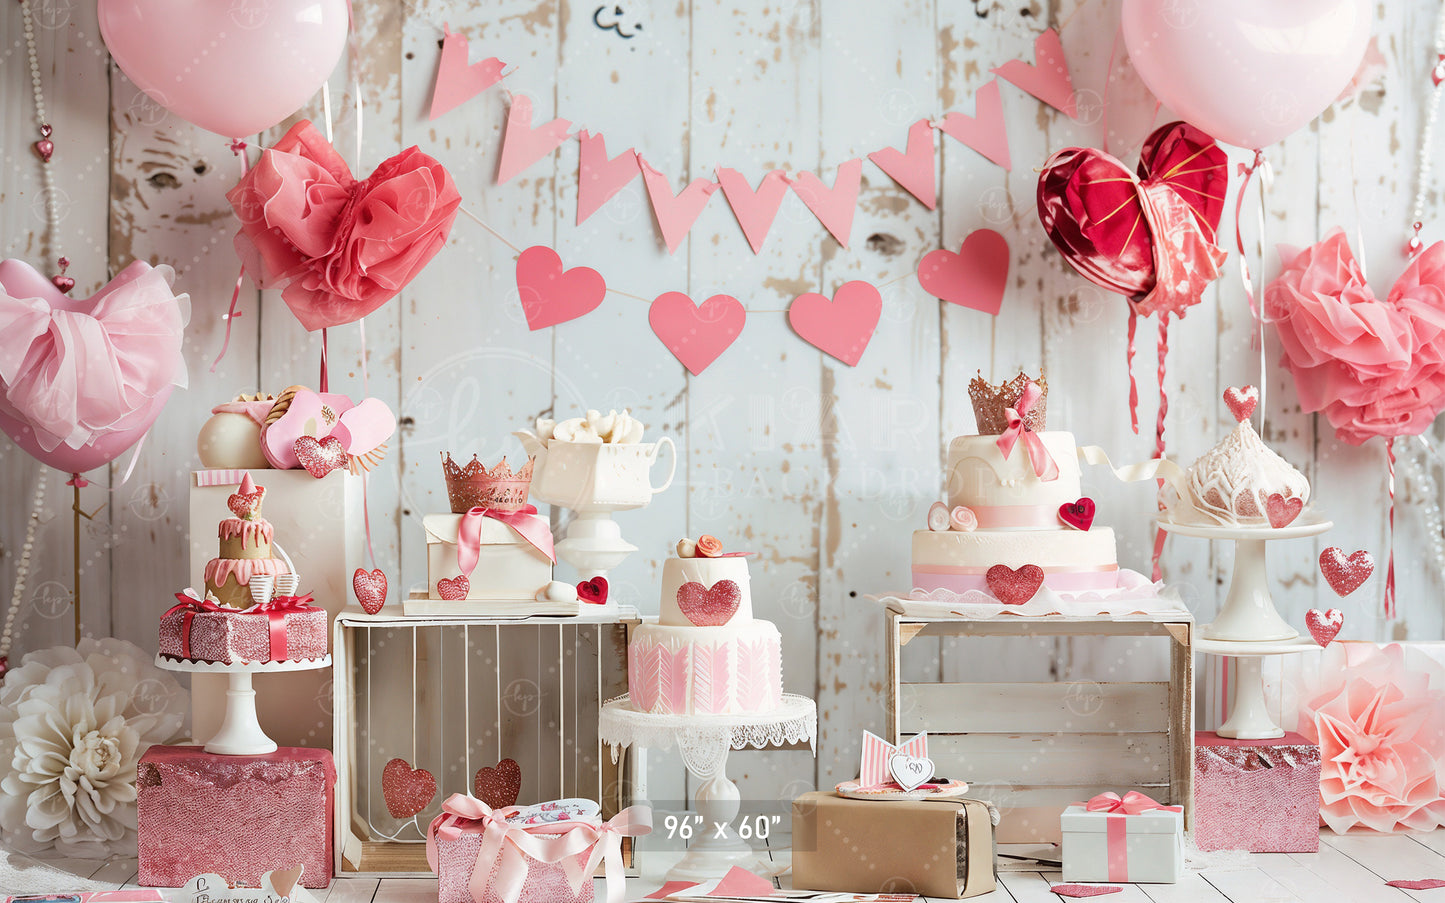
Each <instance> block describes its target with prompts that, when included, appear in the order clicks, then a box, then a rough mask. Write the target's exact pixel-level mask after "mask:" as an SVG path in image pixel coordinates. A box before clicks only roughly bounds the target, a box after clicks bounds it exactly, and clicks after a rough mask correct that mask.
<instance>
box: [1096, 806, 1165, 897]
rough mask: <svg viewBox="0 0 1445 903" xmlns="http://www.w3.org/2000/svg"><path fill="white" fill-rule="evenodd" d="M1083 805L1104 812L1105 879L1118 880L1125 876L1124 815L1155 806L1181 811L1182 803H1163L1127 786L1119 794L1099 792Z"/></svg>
mask: <svg viewBox="0 0 1445 903" xmlns="http://www.w3.org/2000/svg"><path fill="white" fill-rule="evenodd" d="M1083 806H1084V808H1085V809H1087V810H1088V811H1090V812H1102V813H1104V814H1105V816H1106V817H1107V818H1108V820H1109V821H1108V824H1106V825H1105V835H1104V840H1105V844H1106V846H1105V849H1106V851H1107V855H1108V857H1109V880H1110V881H1120V882H1127V881H1128V880H1129V823H1128V817H1129V816H1131V815H1142V814H1143V813H1145V812H1150V811H1153V810H1155V809H1162V810H1164V811H1166V812H1183V811H1184V807H1183V806H1166V805H1164V804H1163V803H1160V802H1158V801H1156V800H1154V799H1151V798H1150V797H1148V796H1145V795H1144V794H1142V793H1140V792H1139V791H1137V790H1130V791H1129V792H1128V793H1126V794H1124V796H1123V797H1122V798H1121V797H1120V796H1119V794H1117V793H1114V792H1112V791H1110V792H1108V793H1101V794H1099V795H1098V796H1096V797H1094V798H1093V799H1091V800H1089V801H1088V802H1087V803H1084V804H1083Z"/></svg>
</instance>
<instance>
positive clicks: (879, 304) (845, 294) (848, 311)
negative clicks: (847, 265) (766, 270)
mask: <svg viewBox="0 0 1445 903" xmlns="http://www.w3.org/2000/svg"><path fill="white" fill-rule="evenodd" d="M882 314H883V296H882V295H880V294H878V289H876V288H874V287H873V286H872V285H870V284H868V283H867V282H862V281H860V280H854V281H852V282H845V283H843V284H842V285H840V286H838V290H837V291H835V292H834V293H833V300H831V301H829V300H828V298H827V297H826V296H825V295H820V294H818V293H816V292H808V293H807V294H803V295H799V296H798V297H796V298H794V299H793V303H792V304H789V305H788V323H789V324H790V325H791V326H792V327H793V331H794V332H796V333H797V334H798V335H799V336H800V337H802V339H803V341H805V342H807V343H808V344H809V345H812V346H813V347H814V348H817V349H818V350H819V351H822V352H824V353H826V354H830V355H832V356H833V357H835V358H837V359H838V360H840V361H842V362H843V363H845V364H847V365H848V366H850V367H853V366H856V365H857V364H858V361H859V360H861V359H862V357H863V352H864V351H865V350H867V348H868V342H869V340H871V339H872V338H873V330H875V329H877V328H878V318H879V317H880V316H882Z"/></svg>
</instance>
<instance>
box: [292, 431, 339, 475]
mask: <svg viewBox="0 0 1445 903" xmlns="http://www.w3.org/2000/svg"><path fill="white" fill-rule="evenodd" d="M291 451H292V453H293V454H295V455H296V460H297V461H300V462H301V466H302V467H304V468H306V472H307V473H309V474H311V475H312V476H313V477H315V478H316V479H318V480H319V479H321V478H322V477H324V476H326V475H327V474H328V473H331V471H333V470H340V469H341V468H343V467H345V466H346V447H345V446H343V445H342V444H341V440H340V439H338V438H336V437H335V436H327V437H326V438H325V439H322V440H320V441H317V439H316V437H315V436H302V437H301V438H300V439H297V440H296V443H295V445H293V446H292V449H291Z"/></svg>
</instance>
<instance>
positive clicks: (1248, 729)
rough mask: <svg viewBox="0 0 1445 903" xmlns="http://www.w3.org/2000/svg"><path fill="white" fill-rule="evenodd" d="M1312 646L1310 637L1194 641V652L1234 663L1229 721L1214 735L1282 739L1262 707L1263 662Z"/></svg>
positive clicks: (1281, 730) (1254, 738)
mask: <svg viewBox="0 0 1445 903" xmlns="http://www.w3.org/2000/svg"><path fill="white" fill-rule="evenodd" d="M1315 645H1316V644H1315V641H1314V640H1313V639H1312V638H1310V637H1296V638H1294V639H1292V640H1276V641H1273V642H1263V643H1260V642H1253V643H1231V642H1227V641H1223V640H1195V641H1194V651H1195V652H1202V653H1205V654H1207V655H1223V656H1228V657H1229V658H1232V659H1234V661H1235V670H1234V698H1233V699H1232V700H1231V701H1230V705H1229V719H1228V720H1227V721H1225V722H1224V723H1223V724H1221V725H1220V726H1219V727H1218V728H1216V729H1215V731H1214V732H1215V733H1216V734H1218V735H1219V736H1221V737H1228V738H1230V739H1232V740H1274V739H1277V738H1279V737H1283V736H1284V728H1282V727H1280V726H1279V725H1278V724H1276V723H1275V721H1274V719H1273V718H1272V717H1270V714H1269V708H1268V707H1267V706H1266V705H1265V703H1264V671H1263V668H1262V665H1263V661H1264V658H1265V656H1270V655H1292V654H1294V653H1296V652H1304V651H1305V650H1307V649H1313V648H1315Z"/></svg>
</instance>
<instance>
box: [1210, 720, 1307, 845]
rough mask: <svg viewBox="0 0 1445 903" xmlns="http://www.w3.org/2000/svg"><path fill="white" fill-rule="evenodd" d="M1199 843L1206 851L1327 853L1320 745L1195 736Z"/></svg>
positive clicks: (1292, 736)
mask: <svg viewBox="0 0 1445 903" xmlns="http://www.w3.org/2000/svg"><path fill="white" fill-rule="evenodd" d="M1194 842H1195V844H1197V845H1198V847H1199V849H1201V850H1206V851H1208V850H1246V851H1248V852H1250V853H1315V852H1318V851H1319V848H1320V748H1319V747H1318V746H1315V745H1314V744H1312V743H1310V742H1309V741H1308V740H1306V739H1305V738H1304V737H1303V736H1301V735H1299V734H1296V733H1292V732H1291V733H1286V734H1285V735H1284V736H1283V737H1280V738H1279V739H1276V740H1230V739H1228V738H1226V737H1221V736H1219V735H1218V734H1215V733H1203V732H1201V733H1199V734H1196V735H1195V739H1194Z"/></svg>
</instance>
